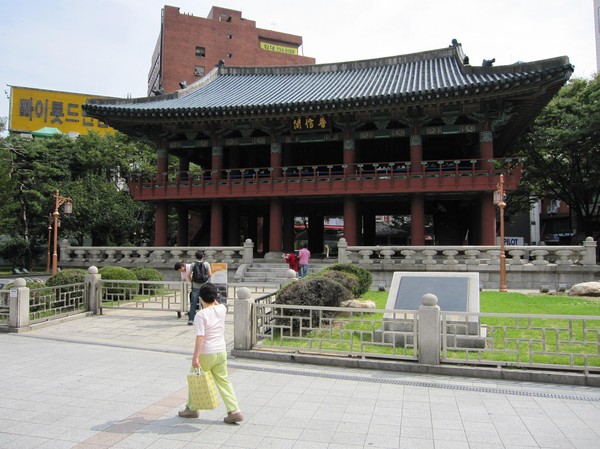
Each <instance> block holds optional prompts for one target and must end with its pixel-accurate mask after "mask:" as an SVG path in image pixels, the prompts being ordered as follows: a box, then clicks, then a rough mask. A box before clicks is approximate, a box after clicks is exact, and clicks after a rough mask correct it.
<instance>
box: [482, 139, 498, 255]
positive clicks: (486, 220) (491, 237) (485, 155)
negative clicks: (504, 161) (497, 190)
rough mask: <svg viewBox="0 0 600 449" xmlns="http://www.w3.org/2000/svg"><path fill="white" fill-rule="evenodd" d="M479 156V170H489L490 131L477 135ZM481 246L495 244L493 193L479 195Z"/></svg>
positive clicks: (490, 151)
mask: <svg viewBox="0 0 600 449" xmlns="http://www.w3.org/2000/svg"><path fill="white" fill-rule="evenodd" d="M479 155H480V157H481V159H482V161H481V168H482V169H487V170H491V169H492V168H493V163H492V162H488V161H490V160H492V159H493V158H494V139H493V134H492V131H490V130H488V129H484V130H482V131H481V132H480V133H479ZM480 201H481V245H495V244H496V208H495V206H494V192H489V193H485V194H483V195H481V199H480Z"/></svg>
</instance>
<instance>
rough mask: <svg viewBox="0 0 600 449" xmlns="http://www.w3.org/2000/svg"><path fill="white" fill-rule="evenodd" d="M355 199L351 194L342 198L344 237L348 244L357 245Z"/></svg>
mask: <svg viewBox="0 0 600 449" xmlns="http://www.w3.org/2000/svg"><path fill="white" fill-rule="evenodd" d="M357 225H358V222H357V213H356V199H355V198H354V197H351V196H346V197H345V198H344V238H345V239H346V243H348V245H350V246H355V245H358V229H357V227H358V226H357Z"/></svg>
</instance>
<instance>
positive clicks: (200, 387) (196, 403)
mask: <svg viewBox="0 0 600 449" xmlns="http://www.w3.org/2000/svg"><path fill="white" fill-rule="evenodd" d="M187 381H188V393H189V394H188V396H189V397H188V401H189V404H188V408H189V409H190V410H214V409H216V408H217V407H218V406H219V398H218V396H217V388H216V386H215V379H213V376H212V373H211V372H207V371H202V370H199V369H198V368H194V367H192V368H191V369H190V373H189V374H188V376H187Z"/></svg>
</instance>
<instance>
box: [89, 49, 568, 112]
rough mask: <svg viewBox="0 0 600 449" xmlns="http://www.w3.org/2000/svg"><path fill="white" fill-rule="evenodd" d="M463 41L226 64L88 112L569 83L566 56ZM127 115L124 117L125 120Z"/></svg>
mask: <svg viewBox="0 0 600 449" xmlns="http://www.w3.org/2000/svg"><path fill="white" fill-rule="evenodd" d="M464 62H465V61H464V55H463V53H462V49H461V47H460V45H459V46H450V47H448V48H442V49H438V50H431V51H426V52H421V53H413V54H409V55H401V56H392V57H386V58H377V59H370V60H361V61H351V62H340V63H329V64H320V65H306V66H286V67H225V66H223V65H219V66H217V67H215V69H213V70H212V71H211V72H209V73H208V74H207V75H206V76H205V77H203V78H202V79H201V80H199V81H198V82H196V83H194V84H191V85H190V86H188V87H186V88H185V89H182V90H179V91H176V92H173V93H170V94H166V95H160V96H156V97H147V98H139V99H122V100H114V99H111V100H100V99H95V100H89V101H88V103H87V104H86V105H84V110H85V111H86V113H87V114H88V115H90V116H92V117H98V118H100V119H103V120H105V121H107V122H110V121H111V119H117V120H118V119H119V118H120V119H123V118H125V117H133V116H137V117H139V118H142V117H145V118H151V117H153V116H154V117H156V116H157V115H161V116H164V115H165V114H167V115H171V114H178V113H187V114H192V115H203V116H213V115H220V114H223V113H231V112H234V111H242V112H245V113H249V112H252V111H256V110H261V109H263V110H273V109H293V110H297V109H302V108H306V107H309V108H310V106H311V105H316V104H319V103H321V104H325V105H326V104H331V105H334V104H335V105H339V104H344V103H347V104H349V103H353V102H357V101H359V102H363V103H364V102H370V101H377V100H380V99H386V100H391V101H394V100H396V101H405V100H409V99H411V98H414V97H423V96H425V97H431V96H433V97H435V96H440V95H443V96H445V95H451V94H452V92H454V93H455V94H456V93H458V92H465V91H473V92H475V91H476V90H477V89H491V88H493V87H494V86H497V87H498V86H502V88H504V89H505V88H507V87H510V86H511V85H519V84H520V83H521V82H523V81H526V80H528V79H533V78H539V77H540V76H542V75H543V76H549V75H550V76H552V75H553V76H555V77H556V78H558V79H561V77H562V79H563V80H564V81H566V80H567V79H568V78H569V76H570V74H571V73H572V71H573V67H572V66H571V64H570V63H569V59H568V57H566V56H563V57H557V58H552V59H546V60H540V61H534V62H528V63H517V64H512V65H506V66H493V67H473V66H470V65H468V64H465V63H464ZM117 117H119V118H117Z"/></svg>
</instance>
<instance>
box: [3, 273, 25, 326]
mask: <svg viewBox="0 0 600 449" xmlns="http://www.w3.org/2000/svg"><path fill="white" fill-rule="evenodd" d="M25 285H26V283H25V279H23V278H17V279H15V284H14V287H13V288H11V289H10V296H9V300H8V331H9V332H23V331H26V330H28V328H29V287H26V286H25Z"/></svg>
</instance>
